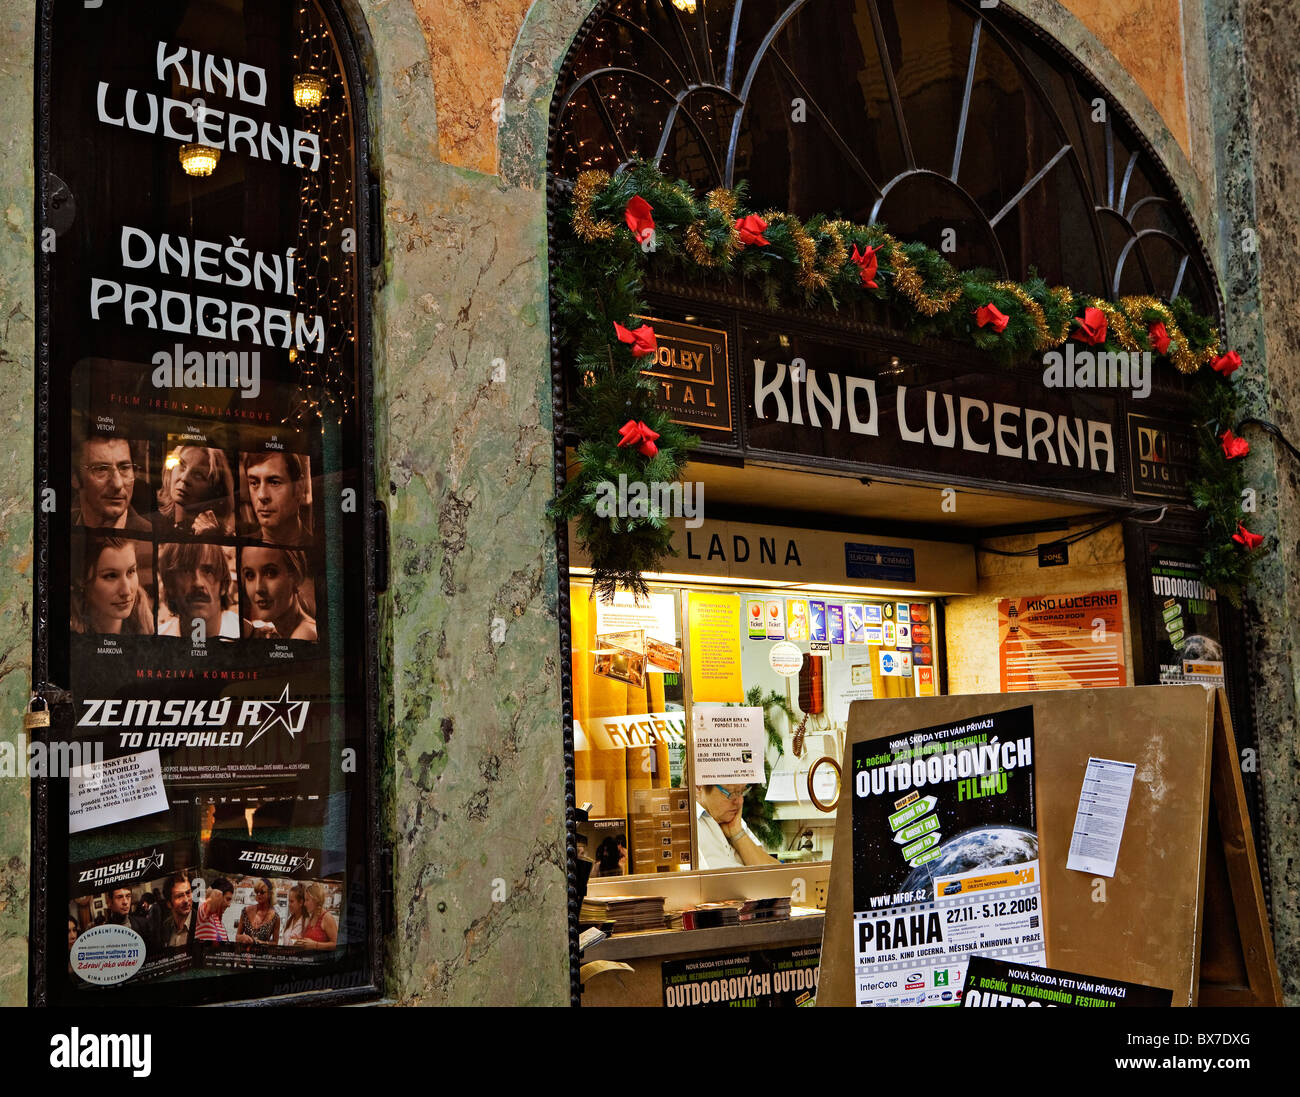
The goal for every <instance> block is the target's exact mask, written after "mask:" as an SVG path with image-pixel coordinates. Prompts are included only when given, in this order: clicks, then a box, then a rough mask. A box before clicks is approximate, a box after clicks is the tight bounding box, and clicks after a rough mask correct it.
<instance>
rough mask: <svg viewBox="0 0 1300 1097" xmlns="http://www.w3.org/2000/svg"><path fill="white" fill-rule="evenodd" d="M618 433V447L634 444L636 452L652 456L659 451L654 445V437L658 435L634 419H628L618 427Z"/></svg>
mask: <svg viewBox="0 0 1300 1097" xmlns="http://www.w3.org/2000/svg"><path fill="white" fill-rule="evenodd" d="M618 435H619V441H618V445H619V448H620V449H622V448H623V447H624V446H636V448H637V452H638V453H640V454H642V455H643V456H645V457H653V456H654V455H655V454H656V453H658V452H659V447H658V446H656V445H655V439H656V438H658V437H659V435H658V434H657V433H655V432H654V431H652V430H651V429H650V428H649V427H647V426H646V425H645V424H644V423H638V422H637V421H636V420H635V419H629V420H628V421H627V422H626V423H624V424H623V425H622V426H621V427H619V428H618Z"/></svg>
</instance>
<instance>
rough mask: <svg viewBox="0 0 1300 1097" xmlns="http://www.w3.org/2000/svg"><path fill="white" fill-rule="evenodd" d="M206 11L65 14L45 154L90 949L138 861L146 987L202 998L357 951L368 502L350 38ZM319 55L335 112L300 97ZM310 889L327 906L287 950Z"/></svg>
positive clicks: (54, 505) (326, 95)
mask: <svg viewBox="0 0 1300 1097" xmlns="http://www.w3.org/2000/svg"><path fill="white" fill-rule="evenodd" d="M186 11H188V12H189V14H188V15H187V14H185V13H186ZM198 14H199V13H198V9H196V8H194V7H193V6H192V5H185V4H181V5H180V6H179V7H176V8H175V10H172V7H169V6H160V7H155V8H150V9H148V10H147V11H146V10H141V11H135V10H132V11H131V12H130V13H129V14H128V13H124V12H123V11H122V9H121V8H120V6H117V7H116V8H115V6H113V5H104V6H102V8H97V9H95V10H89V9H83V8H82V6H80V5H77V6H75V8H73V7H56V9H55V11H54V14H53V16H52V17H51V24H50V35H51V40H52V47H53V57H54V58H55V60H54V63H53V65H52V71H51V72H50V73H49V74H45V75H44V76H43V78H44V79H45V80H47V84H46V88H47V91H48V94H49V96H50V104H51V134H52V136H51V141H50V144H49V163H48V164H47V165H43V168H44V170H47V171H49V172H50V173H51V177H52V178H54V177H57V178H56V182H57V183H58V184H59V185H60V186H61V187H64V188H66V191H67V192H68V194H67V196H66V199H65V200H64V201H63V202H62V204H61V205H60V207H59V210H60V214H59V216H60V218H61V219H60V220H58V221H57V222H55V223H53V228H52V229H51V230H47V231H52V232H53V233H54V235H55V236H56V239H55V240H54V241H53V242H52V246H48V247H46V248H45V249H44V250H43V255H44V258H43V260H42V262H43V265H44V266H43V270H44V271H45V272H46V274H47V276H48V280H49V294H48V300H49V302H50V321H49V333H50V346H49V352H48V368H49V386H48V395H49V421H50V426H51V429H50V432H49V437H48V440H47V441H45V442H43V445H44V446H45V451H44V453H43V457H42V467H44V468H47V469H48V470H49V484H50V488H49V491H48V492H47V493H46V513H47V514H48V519H49V543H48V564H47V574H48V578H49V583H48V586H49V608H50V621H51V631H50V645H49V667H50V673H49V676H50V680H51V681H52V682H56V683H58V684H59V686H60V687H61V688H64V689H66V690H67V691H68V693H69V694H70V696H71V705H70V706H68V707H67V708H66V709H65V708H63V707H62V706H61V711H60V715H59V716H58V719H59V720H60V721H67V723H66V725H65V726H54V727H52V728H51V731H50V734H51V736H52V737H59V738H67V739H71V740H75V741H76V742H78V743H84V744H86V745H87V746H88V747H93V748H96V750H97V752H98V753H97V755H96V756H97V757H99V758H100V759H102V761H101V762H100V763H99V764H97V765H96V766H94V767H87V768H86V770H85V771H84V772H81V773H79V774H76V775H74V776H73V779H72V780H71V782H70V785H71V787H70V791H69V799H68V817H67V825H66V828H65V830H64V831H63V835H65V836H66V857H67V861H68V865H69V868H70V869H71V870H74V871H73V878H72V890H71V892H70V894H69V896H68V902H69V910H70V921H69V926H68V932H69V937H70V938H72V936H73V931H74V926H73V924H72V919H73V918H74V917H75V918H77V919H83V920H84V917H83V916H85V915H86V914H87V913H88V912H89V913H90V915H91V916H92V918H93V917H97V916H99V915H100V914H102V913H104V911H103V910H101V907H104V905H105V902H106V900H105V899H104V892H106V890H107V887H108V882H106V881H105V880H103V879H99V878H96V877H94V876H93V872H92V877H90V878H87V879H86V880H85V881H82V880H81V877H80V873H81V872H83V871H86V868H85V866H92V869H93V867H94V866H97V865H98V866H101V867H102V866H110V867H111V866H113V865H119V864H127V863H134V862H135V861H136V860H138V859H140V858H141V857H143V858H144V860H145V862H146V863H147V866H148V873H151V875H145V876H141V877H139V878H134V877H133V878H132V879H131V880H130V881H129V886H130V888H131V889H132V893H131V896H130V897H129V898H128V897H126V896H125V895H124V894H119V895H117V897H116V898H114V899H112V903H113V904H114V907H113V909H114V911H116V909H117V905H126V906H128V907H129V908H130V909H129V910H127V911H126V912H125V916H126V918H127V921H126V922H113V923H112V924H114V925H121V926H126V927H128V928H130V926H139V927H141V928H140V936H141V938H142V940H143V941H144V945H145V947H146V948H147V949H148V955H147V958H146V960H145V962H144V964H143V965H142V967H141V968H140V969H139V971H138V972H135V973H133V974H131V976H130V978H129V979H127V980H125V982H127V983H129V984H132V985H134V984H136V983H140V982H143V981H148V982H150V983H151V984H154V985H156V984H158V983H159V982H160V981H165V980H170V979H172V978H173V977H175V978H185V979H193V980H195V982H194V983H193V986H194V987H195V988H199V989H196V990H195V993H201V994H207V995H209V996H211V994H212V993H213V992H212V991H211V990H210V989H205V988H210V987H211V985H212V983H213V982H214V980H212V979H211V977H210V976H211V974H212V970H211V969H232V968H237V967H238V968H242V969H244V970H255V969H259V968H263V967H284V968H289V967H293V966H295V965H300V964H302V963H304V962H308V961H311V962H316V961H318V960H331V961H338V960H340V959H342V958H344V957H345V955H346V954H347V953H348V952H349V950H352V951H353V952H354V959H353V962H354V963H355V964H361V963H364V960H363V959H362V957H363V955H364V943H365V940H366V935H367V934H368V933H369V932H370V929H369V928H368V927H367V926H365V925H363V924H358V923H357V922H356V917H357V915H358V914H359V913H361V912H363V911H364V907H365V904H364V903H360V904H358V903H356V902H353V901H351V900H353V899H355V897H356V896H355V887H356V883H355V881H354V880H353V879H351V878H350V877H351V876H352V875H353V874H355V872H356V867H355V866H359V865H361V864H363V863H364V843H365V841H366V839H365V824H364V804H365V796H364V788H365V784H364V781H365V779H366V771H367V766H368V759H367V758H366V756H365V754H366V751H365V744H366V742H367V722H368V720H369V709H368V704H367V678H366V667H367V663H368V660H369V655H368V650H369V649H368V634H369V632H368V630H369V628H370V623H369V622H370V614H369V608H368V607H369V603H370V596H368V594H367V589H366V581H367V579H366V577H367V573H368V560H367V558H366V554H365V552H364V548H365V529H366V526H365V522H366V520H367V513H368V510H369V506H370V504H369V501H368V493H367V491H366V488H365V484H366V483H367V480H368V473H367V459H366V453H367V450H366V427H365V420H366V416H367V415H368V410H367V405H366V403H365V400H364V390H363V388H362V386H361V380H362V377H361V374H362V366H361V360H360V358H359V355H358V347H359V338H358V336H359V329H358V314H357V306H356V302H357V298H358V278H359V269H358V268H359V258H360V256H359V254H358V250H357V235H358V228H359V226H358V220H357V203H356V196H357V184H356V179H355V145H354V140H355V130H354V125H353V122H354V119H353V115H352V105H351V103H350V101H349V98H348V93H347V87H346V83H345V82H344V80H343V79H342V74H341V71H340V70H339V68H338V64H339V62H338V58H337V55H336V53H335V43H334V42H333V40H332V37H331V32H330V31H329V29H328V27H327V26H326V23H325V17H324V15H323V14H322V13H321V11H320V10H319V9H318V8H317V6H316V5H315V4H314V3H312V2H308V3H305V4H301V3H293V4H287V3H285V4H281V3H267V4H260V5H251V4H230V5H220V6H217V7H212V8H210V9H209V8H204V9H203V12H202V18H197V17H196V16H197V15H198ZM178 28H184V29H183V30H180V29H178ZM72 58H76V59H77V63H76V64H69V63H67V62H68V60H70V59H72ZM60 59H62V63H61V62H60ZM307 71H310V72H314V73H316V74H318V75H319V76H320V80H321V87H322V89H323V90H322V91H321V96H322V98H321V101H320V105H319V107H312V106H304V105H303V103H302V102H299V101H296V99H295V81H296V80H298V79H300V74H301V73H302V72H307ZM184 135H188V136H184ZM196 142H198V144H199V145H201V146H204V147H206V146H211V148H209V152H215V153H217V154H219V155H216V156H215V157H213V158H212V159H211V161H210V162H200V161H195V160H194V159H193V158H192V157H191V155H190V154H191V153H193V151H194V147H195V143H196ZM200 151H201V150H200ZM64 623H66V626H67V627H66V628H64V627H63V625H64ZM64 711H70V716H66V717H65V716H64V715H62V713H63V712H64ZM59 841H60V842H62V841H63V837H60V839H59ZM236 847H238V848H236ZM155 848H156V849H157V851H158V853H159V855H160V856H162V858H163V861H162V863H161V864H156V863H154V861H155V858H154V854H153V851H154V850H155ZM331 850H333V852H331ZM63 853H64V847H63V846H60V847H59V855H60V856H62V855H63ZM245 854H247V857H246V856H245ZM347 854H350V855H351V857H352V860H351V862H350V863H351V865H352V866H354V867H353V868H352V869H350V870H348V871H347V872H345V867H346V864H345V863H346V861H347V857H346V855H347ZM295 859H297V860H295ZM308 862H310V863H311V867H310V868H309V869H305V870H304V869H303V868H302V866H303V865H304V864H307V863H308ZM178 874H179V875H178ZM181 876H183V877H184V879H183V880H182V879H181ZM218 880H221V881H224V882H227V883H229V884H230V885H231V890H230V902H229V904H228V905H227V907H223V908H222V910H221V911H219V912H218V911H217V906H218V905H220V904H221V903H223V902H225V895H226V893H225V892H224V891H222V890H218V891H217V892H215V893H214V892H213V890H212V887H213V884H214V883H215V882H216V881H218ZM259 881H261V883H259ZM110 882H111V881H110ZM91 883H94V885H95V888H98V889H99V890H98V891H96V890H95V888H91V887H90V886H89V885H90V884H91ZM127 886H128V885H127V883H122V886H121V887H119V888H118V889H117V890H118V891H119V892H123V891H124V890H125V888H126V887H127ZM349 887H352V888H354V894H353V895H349V893H348V890H347V889H348V888H349ZM259 888H262V891H259V890H258V889H259ZM300 892H301V894H300ZM54 905H55V906H56V907H57V906H58V903H55V904H54ZM142 907H143V908H144V910H143V917H142V911H141V909H140V908H142ZM291 907H292V908H294V909H300V908H307V907H310V908H312V911H313V912H312V913H310V914H308V915H302V916H300V917H299V921H301V918H302V917H307V918H308V923H309V924H308V925H307V928H306V929H305V930H304V931H301V932H299V933H297V935H296V937H285V935H284V932H283V931H284V930H287V929H288V928H289V926H290V925H291V924H293V923H294V918H293V915H292V914H291ZM349 911H351V914H349ZM119 913H120V912H119ZM245 915H246V916H247V917H245ZM236 916H238V917H239V918H243V919H244V924H245V925H246V926H248V925H251V928H252V929H253V930H254V932H252V933H243V934H241V933H240V931H239V926H240V924H241V923H240V921H238V920H236V921H235V922H234V923H233V924H232V923H231V922H230V918H234V917H236ZM273 916H274V918H273ZM275 920H278V922H279V923H280V925H278V926H277V928H276V931H275V933H274V934H272V933H271V926H272V922H273V921H275ZM349 921H350V924H349ZM93 924H94V923H93V922H92V924H91V927H87V926H83V925H82V924H81V921H78V924H77V926H76V927H75V928H76V929H77V930H82V931H84V930H85V929H87V928H93ZM115 932H116V931H115ZM101 936H103V935H101ZM107 936H110V937H111V936H113V934H107ZM117 936H121V937H123V939H124V940H125V939H126V935H125V934H117ZM270 936H274V938H275V939H274V940H271V939H270ZM54 937H55V935H54V933H53V931H51V936H50V947H54V946H55V944H56V943H58V942H56V941H55V939H54ZM218 937H224V938H225V939H224V940H218V939H215V938H218ZM241 937H247V938H250V940H241ZM282 938H284V939H282ZM113 947H114V948H116V947H119V945H118V943H113ZM123 947H125V946H123ZM83 951H86V950H83ZM128 951H129V949H128ZM83 959H84V957H83ZM205 968H206V969H209V970H208V971H206V972H203V971H201V970H200V969H205ZM123 970H125V968H124V969H123ZM200 975H202V976H203V978H202V980H199V979H198V976H200ZM91 985H92V982H91V981H90V980H87V979H83V978H80V977H79V976H78V975H77V972H76V970H75V967H74V966H73V965H70V970H69V987H71V988H74V989H75V991H76V992H81V991H85V990H87V989H88V988H90V987H91ZM247 987H248V988H249V991H250V993H251V987H252V984H251V983H249V984H247ZM96 989H98V988H96ZM216 993H217V994H218V995H220V993H221V992H220V991H218V992H216ZM56 996H57V992H56ZM139 1000H147V999H144V998H141V999H139Z"/></svg>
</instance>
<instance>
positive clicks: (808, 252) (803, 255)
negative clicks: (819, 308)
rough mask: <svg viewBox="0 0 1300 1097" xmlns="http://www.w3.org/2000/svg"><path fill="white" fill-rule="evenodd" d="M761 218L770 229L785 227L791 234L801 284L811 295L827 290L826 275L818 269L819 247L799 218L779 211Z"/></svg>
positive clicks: (769, 211) (773, 211) (765, 214)
mask: <svg viewBox="0 0 1300 1097" xmlns="http://www.w3.org/2000/svg"><path fill="white" fill-rule="evenodd" d="M759 216H760V217H761V218H763V220H764V221H766V222H767V227H768V229H769V230H770V229H772V227H773V226H775V225H784V226H785V230H786V232H788V233H789V234H790V243H792V244H793V245H794V254H795V260H796V262H797V263H798V264H799V274H798V276H797V277H798V279H799V284H800V285H801V286H803V288H804V290H805V291H806V292H807V293H809V294H810V295H811V294H813V293H816V292H817V291H818V290H821V289H825V288H826V283H827V279H826V275H825V274H823V273H822V272H821V271H820V270H818V269H817V245H816V243H814V242H813V238H812V237H811V236H809V235H808V233H807V231H806V230H805V229H804V227H803V225H802V224H801V223H800V221H799V218H797V217H794V216H792V215H790V214H788V213H782V212H780V211H779V210H768V211H767V212H766V213H760V214H759Z"/></svg>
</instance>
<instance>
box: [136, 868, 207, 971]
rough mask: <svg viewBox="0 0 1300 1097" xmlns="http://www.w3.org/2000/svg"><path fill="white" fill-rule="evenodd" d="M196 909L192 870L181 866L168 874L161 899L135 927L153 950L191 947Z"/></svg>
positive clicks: (146, 944)
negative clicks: (189, 871) (180, 869)
mask: <svg viewBox="0 0 1300 1097" xmlns="http://www.w3.org/2000/svg"><path fill="white" fill-rule="evenodd" d="M196 910H197V908H196V907H195V906H194V898H193V890H192V888H191V886H190V877H189V873H187V872H185V871H183V870H182V871H178V872H176V873H175V874H174V875H172V876H169V877H168V878H167V880H166V882H165V883H164V884H163V891H162V902H161V903H155V904H154V906H153V909H152V910H150V912H149V918H148V920H147V921H144V920H142V921H141V922H140V923H139V924H138V925H137V927H136V929H137V932H139V934H140V936H141V937H143V938H144V942H145V947H146V949H147V950H148V951H149V952H151V953H153V952H156V951H162V950H163V949H172V948H186V947H188V946H189V943H190V941H191V940H193V938H194V922H195V913H196Z"/></svg>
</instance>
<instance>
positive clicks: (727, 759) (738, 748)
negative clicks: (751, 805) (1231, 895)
mask: <svg viewBox="0 0 1300 1097" xmlns="http://www.w3.org/2000/svg"><path fill="white" fill-rule="evenodd" d="M766 740H767V732H766V731H764V730H763V710H762V709H761V708H759V707H752V708H751V707H734V708H697V709H695V765H694V766H693V768H692V773H693V776H692V778H691V780H692V781H693V782H694V783H695V784H697V785H709V784H720V785H740V784H751V785H761V784H762V783H763V781H764V779H765V778H764V775H763V747H764V744H765V743H766Z"/></svg>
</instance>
